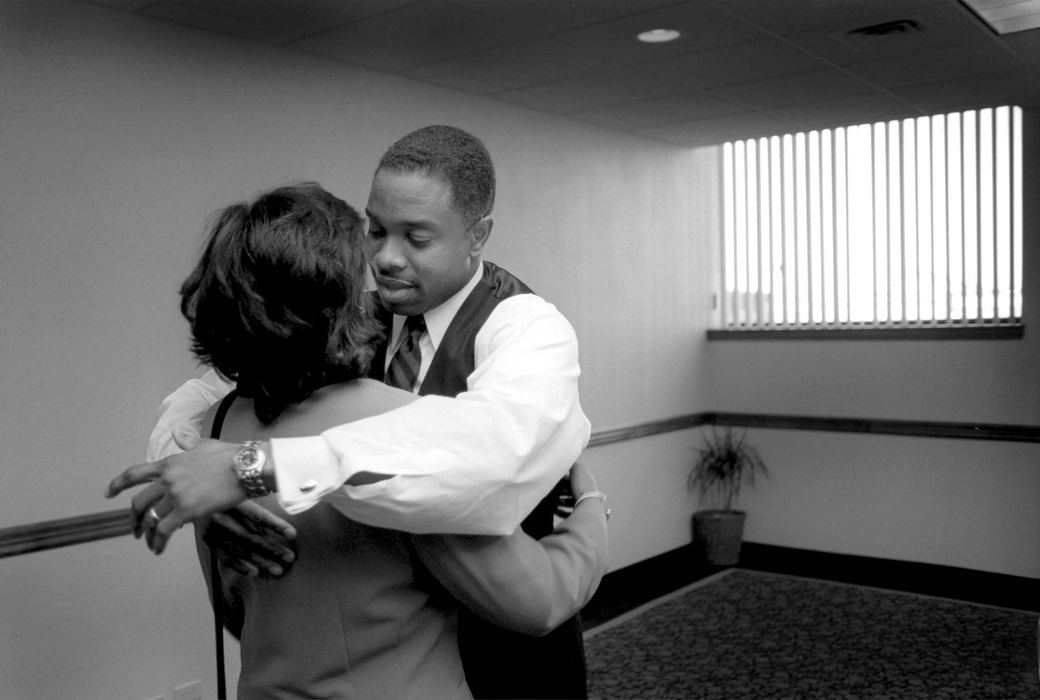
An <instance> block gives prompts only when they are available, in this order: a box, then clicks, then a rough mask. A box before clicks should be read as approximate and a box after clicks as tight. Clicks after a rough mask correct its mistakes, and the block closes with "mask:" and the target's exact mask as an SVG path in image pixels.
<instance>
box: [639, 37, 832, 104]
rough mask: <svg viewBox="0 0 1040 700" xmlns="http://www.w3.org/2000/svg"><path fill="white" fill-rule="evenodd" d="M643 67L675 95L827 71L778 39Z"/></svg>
mask: <svg viewBox="0 0 1040 700" xmlns="http://www.w3.org/2000/svg"><path fill="white" fill-rule="evenodd" d="M643 67H644V68H648V69H651V70H653V71H655V73H656V74H657V80H660V81H662V82H667V83H669V84H670V85H673V86H674V90H675V92H682V91H683V90H689V89H692V88H711V87H717V86H721V85H732V84H734V83H745V82H749V81H755V80H761V79H763V78H771V77H774V76H778V75H784V74H786V73H807V72H809V71H813V70H820V69H823V68H826V66H825V65H824V64H822V63H820V61H818V60H817V59H816V58H814V57H812V56H810V55H808V54H806V53H805V52H803V51H801V50H799V49H797V48H795V47H793V46H791V45H790V44H787V43H785V42H782V41H779V40H775V39H767V40H763V41H753V42H750V43H746V44H737V45H736V46H727V47H724V48H719V49H712V50H709V51H698V52H696V53H687V54H683V55H681V56H672V57H669V58H662V59H659V60H656V61H652V62H649V63H645V64H643Z"/></svg>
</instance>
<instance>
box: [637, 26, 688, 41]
mask: <svg viewBox="0 0 1040 700" xmlns="http://www.w3.org/2000/svg"><path fill="white" fill-rule="evenodd" d="M680 36H682V34H680V33H679V32H678V31H676V30H675V29H649V30H647V31H645V32H640V33H639V35H637V36H636V38H637V39H639V40H640V41H642V42H644V43H646V44H663V43H665V42H666V41H675V40H676V39H678V38H679V37H680Z"/></svg>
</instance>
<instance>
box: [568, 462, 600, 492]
mask: <svg viewBox="0 0 1040 700" xmlns="http://www.w3.org/2000/svg"><path fill="white" fill-rule="evenodd" d="M570 476H571V493H572V494H574V497H575V498H578V497H580V496H581V494H583V493H587V492H589V491H599V485H598V484H596V477H594V476H593V475H592V472H590V471H589V469H588V467H586V466H585V465H584V464H582V463H581V462H575V463H574V466H573V467H571V472H570Z"/></svg>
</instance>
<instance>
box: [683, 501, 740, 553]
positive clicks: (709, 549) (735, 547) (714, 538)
mask: <svg viewBox="0 0 1040 700" xmlns="http://www.w3.org/2000/svg"><path fill="white" fill-rule="evenodd" d="M745 515H746V513H745V512H744V511H742V510H702V511H698V512H696V513H694V514H693V548H694V551H695V552H697V555H698V556H699V557H701V558H702V561H703V562H704V563H706V564H708V565H709V566H733V565H734V564H736V563H737V562H738V561H739V560H740V543H741V541H742V540H743V538H744V517H745Z"/></svg>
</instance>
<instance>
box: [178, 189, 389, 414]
mask: <svg viewBox="0 0 1040 700" xmlns="http://www.w3.org/2000/svg"><path fill="white" fill-rule="evenodd" d="M363 236H364V227H363V220H362V218H361V216H359V215H358V213H357V212H356V211H355V210H354V209H353V208H351V206H350V205H349V204H347V203H346V202H344V201H343V200H341V199H339V198H337V197H335V196H333V195H331V194H329V193H328V192H326V191H325V190H324V189H322V188H321V187H320V186H319V185H317V184H316V183H301V184H297V185H289V186H285V187H279V188H277V189H274V190H271V191H269V192H266V193H264V194H262V195H260V196H259V197H258V198H257V199H256V200H255V201H253V202H251V203H250V202H242V203H238V204H233V205H231V206H229V207H227V208H226V209H224V210H223V211H222V212H220V213H219V214H218V215H217V217H216V222H215V223H214V224H213V226H212V228H211V229H210V232H209V235H208V238H207V242H206V246H205V249H204V251H203V253H202V255H201V257H200V259H199V261H198V263H197V264H196V266H195V269H194V270H193V271H192V273H191V275H190V276H189V277H188V278H187V279H186V280H185V281H184V284H183V285H182V286H181V313H183V314H184V316H185V318H187V319H188V321H189V323H190V324H191V334H192V351H193V352H194V354H195V356H196V357H197V358H198V359H199V360H201V361H202V362H204V363H205V364H208V365H210V366H212V367H213V368H214V369H216V370H217V371H218V372H220V373H221V374H222V375H224V376H225V377H228V378H229V379H233V380H236V381H237V382H238V391H239V394H241V395H242V396H246V397H250V398H252V399H253V406H254V409H255V411H256V415H257V417H258V418H259V419H260V420H261V421H262V422H264V423H269V422H271V421H272V420H274V419H275V418H277V417H278V415H279V414H280V413H281V412H282V411H283V410H284V409H285V408H286V407H288V406H289V405H291V404H294V403H298V402H299V401H302V400H303V399H305V398H306V397H307V396H309V395H310V394H311V393H312V392H314V391H315V390H316V389H318V388H320V387H322V386H324V385H325V384H329V383H332V382H334V381H346V380H348V379H353V378H355V377H360V376H364V375H365V374H367V372H368V366H369V363H370V362H371V360H372V356H373V355H374V344H375V342H376V341H377V340H378V339H379V338H380V337H381V335H382V332H381V330H380V327H379V325H378V324H377V322H376V321H375V318H374V314H373V309H372V304H373V302H372V299H371V295H370V294H368V293H367V292H366V291H365V261H364V254H363V248H362V239H363Z"/></svg>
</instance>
